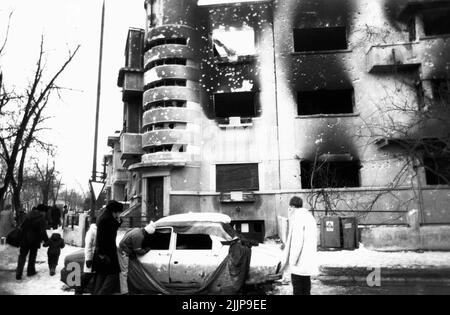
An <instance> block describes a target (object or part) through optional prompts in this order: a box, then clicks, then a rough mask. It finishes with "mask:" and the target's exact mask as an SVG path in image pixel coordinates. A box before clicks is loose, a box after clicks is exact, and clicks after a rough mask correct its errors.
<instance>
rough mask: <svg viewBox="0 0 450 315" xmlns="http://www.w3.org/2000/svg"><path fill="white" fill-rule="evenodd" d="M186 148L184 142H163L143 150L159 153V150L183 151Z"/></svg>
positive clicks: (149, 152) (147, 152) (148, 152)
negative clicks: (163, 143)
mask: <svg viewBox="0 0 450 315" xmlns="http://www.w3.org/2000/svg"><path fill="white" fill-rule="evenodd" d="M186 149H187V146H186V145H184V144H165V145H159V146H154V147H150V148H145V149H144V151H145V153H146V154H153V153H161V152H178V153H185V152H186Z"/></svg>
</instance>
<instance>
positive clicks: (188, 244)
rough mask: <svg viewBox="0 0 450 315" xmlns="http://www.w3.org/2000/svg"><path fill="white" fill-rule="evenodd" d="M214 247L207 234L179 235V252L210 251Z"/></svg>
mask: <svg viewBox="0 0 450 315" xmlns="http://www.w3.org/2000/svg"><path fill="white" fill-rule="evenodd" d="M212 246H213V243H212V239H211V237H210V236H209V235H207V234H177V250H210V249H212Z"/></svg>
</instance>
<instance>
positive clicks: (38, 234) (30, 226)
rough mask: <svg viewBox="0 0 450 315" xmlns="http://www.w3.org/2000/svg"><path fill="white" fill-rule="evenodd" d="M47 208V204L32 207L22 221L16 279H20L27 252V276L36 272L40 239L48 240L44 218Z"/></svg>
mask: <svg viewBox="0 0 450 315" xmlns="http://www.w3.org/2000/svg"><path fill="white" fill-rule="evenodd" d="M47 210H48V208H47V206H45V205H39V206H37V208H33V210H32V211H31V212H30V213H29V214H28V215H27V216H26V217H25V220H24V221H23V224H22V233H21V239H20V253H19V260H18V262H17V269H16V279H17V280H21V279H22V273H23V268H24V266H25V262H26V260H27V256H28V254H30V255H29V257H28V266H27V276H29V277H31V276H34V275H35V274H36V273H37V272H36V268H35V264H36V256H37V252H38V249H39V248H40V247H41V243H42V241H45V242H47V241H48V236H47V230H46V228H47V222H46V220H45V215H46V213H47Z"/></svg>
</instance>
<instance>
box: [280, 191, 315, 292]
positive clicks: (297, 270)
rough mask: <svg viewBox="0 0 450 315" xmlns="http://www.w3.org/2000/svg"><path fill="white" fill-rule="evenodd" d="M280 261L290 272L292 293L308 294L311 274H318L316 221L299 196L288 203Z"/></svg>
mask: <svg viewBox="0 0 450 315" xmlns="http://www.w3.org/2000/svg"><path fill="white" fill-rule="evenodd" d="M282 262H283V267H282V270H288V271H289V272H290V273H291V280H292V286H293V289H294V295H310V294H311V276H316V275H317V274H318V264H317V223H316V220H315V219H314V216H313V215H312V214H311V212H310V211H309V210H308V209H305V208H303V200H302V199H301V198H300V197H293V198H292V199H291V201H290V203H289V234H288V238H287V241H286V244H285V248H284V255H283V260H282Z"/></svg>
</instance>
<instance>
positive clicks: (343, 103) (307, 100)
mask: <svg viewBox="0 0 450 315" xmlns="http://www.w3.org/2000/svg"><path fill="white" fill-rule="evenodd" d="M353 95H354V91H353V89H346V90H318V91H301V92H298V93H297V104H298V114H299V115H318V114H351V113H353V107H354V106H353V104H354V97H353Z"/></svg>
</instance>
